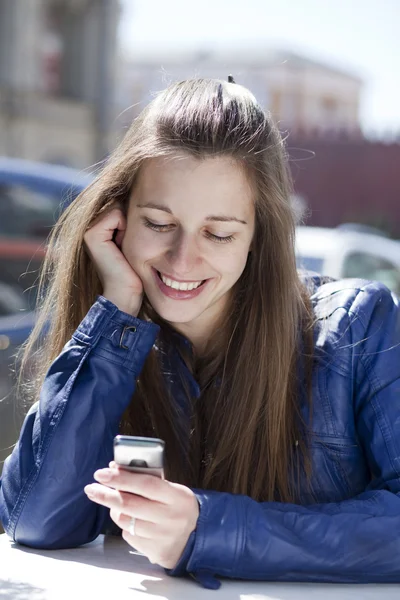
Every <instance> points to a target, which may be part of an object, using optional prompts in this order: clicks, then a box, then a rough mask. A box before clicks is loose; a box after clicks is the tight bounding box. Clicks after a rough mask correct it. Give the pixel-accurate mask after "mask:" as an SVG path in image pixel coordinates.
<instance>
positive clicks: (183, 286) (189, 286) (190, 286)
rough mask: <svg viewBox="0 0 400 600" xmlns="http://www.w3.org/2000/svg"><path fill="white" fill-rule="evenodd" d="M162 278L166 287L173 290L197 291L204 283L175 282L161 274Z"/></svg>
mask: <svg viewBox="0 0 400 600" xmlns="http://www.w3.org/2000/svg"><path fill="white" fill-rule="evenodd" d="M160 276H161V279H162V281H163V282H164V283H165V285H167V286H168V287H170V288H173V289H174V290H185V291H186V290H195V289H196V288H198V287H199V285H201V283H202V282H201V281H194V282H191V283H183V282H179V281H173V280H172V279H168V277H164V275H163V274H162V273H160Z"/></svg>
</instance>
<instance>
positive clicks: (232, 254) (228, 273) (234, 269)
mask: <svg viewBox="0 0 400 600" xmlns="http://www.w3.org/2000/svg"><path fill="white" fill-rule="evenodd" d="M228 245H229V244H227V246H228ZM247 257H248V249H247V248H237V249H235V248H232V247H230V248H227V249H226V251H225V252H224V253H222V252H221V253H220V254H219V256H218V253H214V255H213V260H212V263H211V264H213V265H214V268H215V269H216V270H217V271H219V272H220V274H221V275H223V276H225V277H229V278H230V279H235V280H236V279H239V277H240V275H241V274H242V273H243V270H244V268H245V266H246V262H247Z"/></svg>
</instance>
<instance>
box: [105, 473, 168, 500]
mask: <svg viewBox="0 0 400 600" xmlns="http://www.w3.org/2000/svg"><path fill="white" fill-rule="evenodd" d="M94 478H95V479H96V480H97V481H100V482H101V483H104V484H105V485H107V486H110V487H112V488H114V489H118V490H120V491H123V492H130V493H131V494H136V495H138V496H143V497H144V498H148V499H149V500H154V501H156V502H161V503H163V504H171V503H173V501H174V499H175V498H176V491H175V490H176V486H175V485H174V484H171V483H170V482H169V481H166V480H165V479H160V478H159V477H155V476H154V475H146V474H142V473H133V472H132V471H128V470H126V469H119V468H117V469H114V468H112V469H99V470H98V471H96V472H95V473H94Z"/></svg>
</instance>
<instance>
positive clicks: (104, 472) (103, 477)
mask: <svg viewBox="0 0 400 600" xmlns="http://www.w3.org/2000/svg"><path fill="white" fill-rule="evenodd" d="M93 477H94V478H95V479H97V480H98V481H111V479H112V477H113V471H112V470H111V469H99V470H98V471H96V472H95V473H94V475H93Z"/></svg>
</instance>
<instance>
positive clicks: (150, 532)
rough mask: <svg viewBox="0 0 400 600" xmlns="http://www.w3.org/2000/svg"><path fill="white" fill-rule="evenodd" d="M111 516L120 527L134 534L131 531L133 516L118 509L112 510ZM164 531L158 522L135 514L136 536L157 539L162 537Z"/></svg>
mask: <svg viewBox="0 0 400 600" xmlns="http://www.w3.org/2000/svg"><path fill="white" fill-rule="evenodd" d="M110 517H111V518H112V520H113V521H114V523H115V524H116V525H118V527H120V528H121V529H122V530H123V531H126V532H127V533H129V535H132V533H131V532H130V531H129V529H130V527H131V524H132V517H130V516H128V515H126V514H124V513H121V512H119V511H118V510H114V509H112V510H110ZM160 535H162V532H161V530H160V525H159V524H157V523H152V522H151V521H145V520H142V519H140V518H139V517H136V516H135V534H134V537H141V538H145V539H148V540H150V539H153V540H154V539H155V538H158V537H160Z"/></svg>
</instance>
